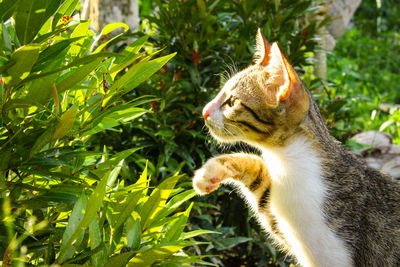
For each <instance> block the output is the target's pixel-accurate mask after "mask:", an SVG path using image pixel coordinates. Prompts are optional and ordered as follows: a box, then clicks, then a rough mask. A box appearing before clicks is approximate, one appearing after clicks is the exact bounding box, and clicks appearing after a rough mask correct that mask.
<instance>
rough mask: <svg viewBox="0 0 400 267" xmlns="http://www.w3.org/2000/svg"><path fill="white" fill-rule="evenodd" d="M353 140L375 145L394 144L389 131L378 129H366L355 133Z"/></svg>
mask: <svg viewBox="0 0 400 267" xmlns="http://www.w3.org/2000/svg"><path fill="white" fill-rule="evenodd" d="M351 139H352V140H354V141H356V142H357V143H359V144H363V145H370V146H373V147H380V146H389V145H391V144H392V137H391V136H390V134H388V133H383V132H378V131H366V132H361V133H358V134H356V135H354V136H353V137H352V138H351Z"/></svg>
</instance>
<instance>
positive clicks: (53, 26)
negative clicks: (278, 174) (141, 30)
mask: <svg viewBox="0 0 400 267" xmlns="http://www.w3.org/2000/svg"><path fill="white" fill-rule="evenodd" d="M60 2H61V1H57V0H55V1H25V0H20V1H14V2H11V1H2V2H0V5H1V8H0V10H1V13H0V18H1V19H2V24H1V27H0V29H1V30H0V48H1V50H0V81H1V82H0V112H1V113H0V125H1V128H0V189H1V193H0V203H1V208H0V209H1V213H0V220H1V223H0V257H1V259H0V262H1V263H2V266H14V265H18V266H24V265H25V264H26V265H52V264H56V263H58V264H61V263H62V264H63V266H69V265H70V266H72V265H74V266H79V265H91V266H126V265H127V266H149V265H152V266H166V263H169V264H183V265H188V264H189V263H191V262H195V263H200V264H207V263H205V262H203V261H202V260H201V259H200V258H199V257H198V256H193V255H191V254H190V253H188V252H186V251H184V250H183V249H184V248H186V247H188V246H193V245H198V244H199V242H196V241H189V240H187V239H189V238H193V237H195V236H197V235H198V234H201V233H209V231H198V232H188V233H185V232H184V229H185V226H186V224H187V220H188V217H189V214H190V211H191V209H192V206H193V203H192V204H190V205H189V206H188V207H186V208H185V207H184V203H185V202H186V201H188V200H189V199H190V198H192V197H193V196H194V195H195V193H194V191H193V190H184V189H183V188H182V187H181V186H177V182H178V180H179V179H180V178H182V175H178V174H174V175H170V176H169V177H168V178H166V179H165V180H164V181H163V182H161V183H160V184H158V185H157V186H156V187H154V188H152V187H150V186H149V183H150V175H148V174H147V167H144V168H143V169H144V170H143V172H142V174H141V175H140V178H138V177H139V175H130V173H132V171H131V169H130V167H129V165H128V164H126V161H127V160H128V159H129V158H134V155H135V153H137V151H138V150H139V149H140V147H139V144H132V145H131V146H129V147H125V148H124V149H123V150H121V151H119V152H118V153H114V151H110V150H109V149H108V146H106V145H104V146H98V145H96V142H94V141H95V140H97V138H98V135H99V133H101V132H104V131H105V130H108V131H118V130H117V129H116V128H118V127H119V126H120V125H127V124H131V125H135V123H137V121H138V120H140V119H141V118H143V117H144V115H145V114H149V113H152V111H151V110H149V109H146V108H145V107H143V104H144V103H146V102H149V101H155V99H156V98H155V97H154V96H149V95H138V96H137V98H134V99H129V100H128V101H125V100H124V98H123V96H124V95H125V94H127V93H130V92H132V90H134V89H135V88H136V87H137V86H138V85H139V84H140V83H142V82H145V81H146V80H147V79H149V78H150V76H151V75H153V74H154V73H156V72H157V71H158V70H159V69H160V68H161V67H162V66H163V65H165V64H166V63H167V62H168V61H169V60H170V59H171V58H172V57H173V56H174V55H175V54H173V53H170V54H167V55H164V56H162V57H157V58H155V59H152V57H154V55H155V54H156V53H148V52H139V51H140V50H141V48H142V46H143V44H144V42H145V41H146V40H147V38H148V37H142V38H139V39H138V40H136V41H135V42H133V43H131V44H129V45H127V46H126V47H125V49H124V50H123V51H121V52H120V53H118V54H117V53H112V52H103V48H104V47H105V46H106V45H108V44H109V43H110V42H111V41H115V40H116V39H113V40H110V41H108V42H105V43H103V44H100V45H99V44H98V41H99V39H100V37H101V36H102V34H107V33H109V32H111V31H113V30H115V29H116V28H118V27H123V28H125V29H127V25H125V24H121V23H113V24H109V25H107V26H106V27H105V28H104V29H103V31H102V32H101V33H95V32H93V31H92V30H90V28H89V22H87V21H76V20H75V19H74V18H71V17H70V15H71V14H73V11H74V10H75V7H76V5H77V3H78V1H75V0H66V1H63V2H62V4H61V5H60ZM5 6H7V8H8V9H7V10H10V12H5V9H3V8H2V7H5ZM11 11H12V12H11ZM11 16H12V19H10V17H11ZM117 38H120V36H118V37H117ZM128 148H129V149H128ZM136 173H139V172H136ZM151 189H152V190H151ZM178 209H179V210H178ZM178 252H179V253H178Z"/></svg>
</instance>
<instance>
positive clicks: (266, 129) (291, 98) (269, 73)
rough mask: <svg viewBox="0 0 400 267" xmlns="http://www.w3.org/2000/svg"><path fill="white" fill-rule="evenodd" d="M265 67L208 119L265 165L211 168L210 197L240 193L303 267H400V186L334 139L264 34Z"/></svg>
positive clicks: (238, 84)
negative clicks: (231, 187) (226, 186)
mask: <svg viewBox="0 0 400 267" xmlns="http://www.w3.org/2000/svg"><path fill="white" fill-rule="evenodd" d="M255 58H256V60H255V62H254V64H253V65H251V66H249V67H248V68H246V69H244V70H242V71H240V72H238V73H237V74H235V75H234V76H233V77H231V78H230V79H229V80H228V81H227V82H226V83H225V85H224V86H223V88H222V89H221V91H220V92H219V93H218V95H217V96H216V97H215V98H214V99H213V100H212V101H211V102H209V103H208V104H207V105H206V106H205V107H204V109H203V117H204V119H205V124H206V125H207V127H208V128H209V130H210V133H211V135H212V136H213V137H214V138H215V139H216V140H218V141H220V142H223V143H235V142H245V143H247V144H249V145H251V146H253V147H256V148H258V149H259V150H260V151H261V152H262V153H261V156H258V155H252V154H245V153H236V154H225V155H220V156H216V157H214V158H211V159H209V160H208V161H207V162H206V163H205V164H204V165H203V166H202V167H201V168H200V169H198V170H197V171H196V172H195V175H194V178H193V187H194V189H195V190H196V192H197V193H199V194H201V195H203V194H208V193H211V192H212V191H214V190H216V189H217V188H218V187H219V185H220V184H221V183H234V184H235V185H237V187H238V188H239V189H240V190H241V191H242V193H243V196H244V198H245V199H246V201H247V202H248V203H249V206H250V207H251V208H252V209H253V210H254V212H255V214H256V217H257V219H258V221H259V223H260V224H261V226H262V227H263V229H265V231H266V232H267V233H268V234H269V235H270V236H271V237H272V238H273V239H274V240H275V242H276V243H277V244H278V245H279V246H280V247H281V248H282V249H284V250H285V251H286V252H287V253H288V254H291V255H293V256H294V258H295V259H296V260H297V262H298V264H300V265H301V266H317V267H323V266H330V267H332V266H379V267H380V266H400V183H399V182H398V181H396V180H394V179H393V178H392V177H390V176H388V175H385V174H383V173H381V172H379V171H377V170H375V169H372V168H370V167H368V166H367V165H366V163H365V162H364V161H362V160H361V159H359V158H357V157H356V156H354V155H353V154H351V153H350V152H348V151H346V150H345V149H344V148H343V147H342V146H341V144H340V143H339V142H338V141H337V140H335V139H334V138H333V137H331V136H330V133H329V130H328V129H327V127H326V126H325V123H324V121H323V119H322V117H321V114H320V111H319V109H318V107H317V104H316V103H315V101H314V100H313V98H312V96H311V94H310V92H309V91H308V90H307V89H306V88H305V86H304V85H303V83H302V82H301V80H300V79H299V77H298V75H297V74H296V72H295V70H294V69H293V67H292V66H291V65H290V63H289V62H288V60H287V59H286V58H285V56H284V55H283V54H282V53H281V51H280V49H279V47H278V45H277V43H276V42H275V43H273V44H272V45H270V44H269V43H268V41H267V40H266V39H265V37H264V36H263V35H262V32H261V31H260V30H259V31H258V33H257V37H256V53H255Z"/></svg>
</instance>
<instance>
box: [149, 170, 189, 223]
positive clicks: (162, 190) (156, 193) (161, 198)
mask: <svg viewBox="0 0 400 267" xmlns="http://www.w3.org/2000/svg"><path fill="white" fill-rule="evenodd" d="M181 177H182V176H181V175H175V176H172V177H169V178H167V179H165V180H164V181H162V182H161V183H160V184H159V185H158V186H157V187H156V188H155V189H154V190H153V192H151V195H150V197H149V199H148V200H147V201H146V202H145V203H144V205H143V209H142V212H141V217H142V229H146V227H147V226H148V225H149V224H151V222H153V220H154V218H155V217H156V215H157V213H158V212H160V211H161V210H162V209H163V208H164V205H165V203H166V202H167V199H168V197H169V195H170V194H171V192H172V190H173V189H174V187H175V184H176V183H177V181H178V180H179V179H180V178H181Z"/></svg>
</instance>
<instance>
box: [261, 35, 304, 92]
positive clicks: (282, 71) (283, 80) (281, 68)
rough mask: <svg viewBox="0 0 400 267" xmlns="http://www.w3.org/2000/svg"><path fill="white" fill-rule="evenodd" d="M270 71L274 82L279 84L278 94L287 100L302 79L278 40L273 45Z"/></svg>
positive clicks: (269, 65)
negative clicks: (280, 47)
mask: <svg viewBox="0 0 400 267" xmlns="http://www.w3.org/2000/svg"><path fill="white" fill-rule="evenodd" d="M268 71H269V73H270V76H271V79H272V82H273V83H274V84H275V85H277V86H279V92H278V95H277V98H278V99H279V100H286V99H287V98H288V97H289V95H290V93H291V91H293V90H296V88H297V87H299V83H300V80H299V78H298V77H297V74H296V71H295V70H294V69H293V67H292V65H290V63H289V61H288V60H287V59H286V57H285V56H284V55H283V53H282V52H281V50H280V49H279V46H278V44H277V43H276V42H275V43H273V44H272V46H271V52H270V59H269V64H268Z"/></svg>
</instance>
